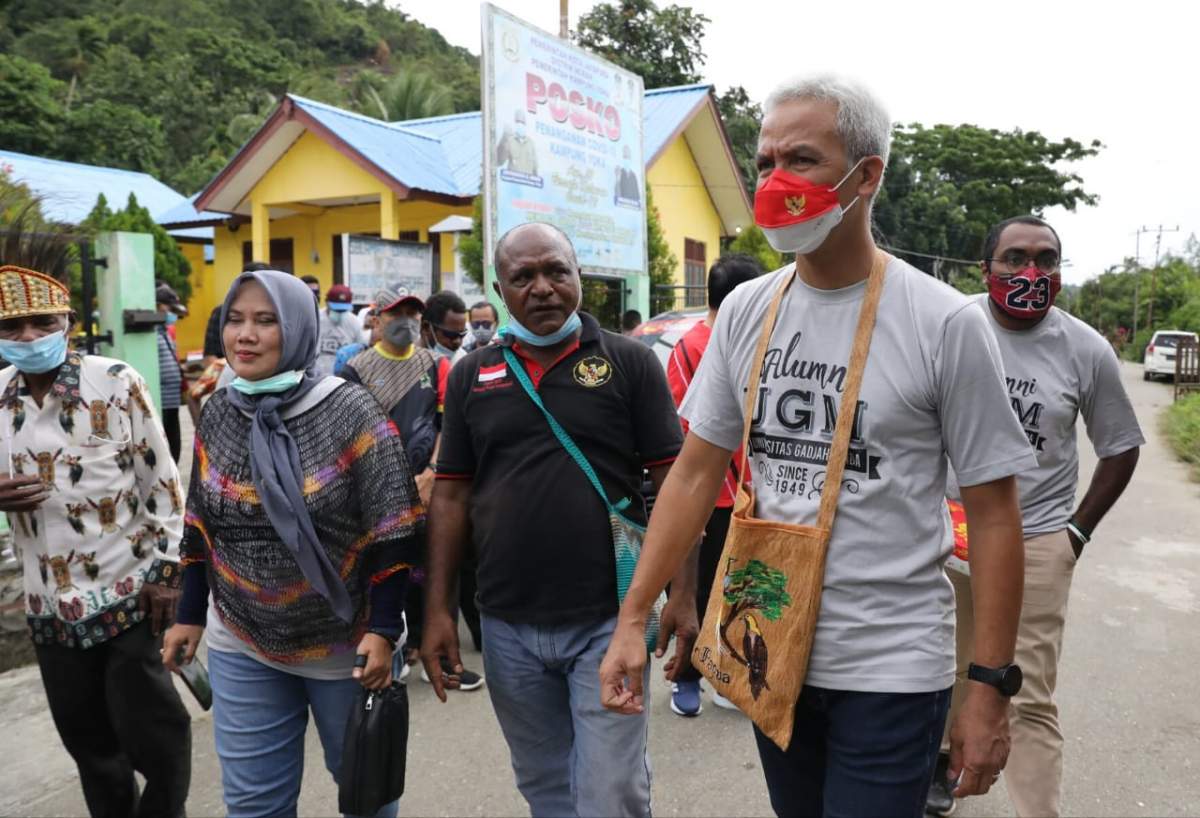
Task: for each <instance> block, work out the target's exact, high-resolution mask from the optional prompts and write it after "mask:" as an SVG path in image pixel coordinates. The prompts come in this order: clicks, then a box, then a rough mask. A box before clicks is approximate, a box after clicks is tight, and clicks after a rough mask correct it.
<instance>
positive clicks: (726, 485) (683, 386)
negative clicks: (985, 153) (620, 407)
mask: <svg viewBox="0 0 1200 818" xmlns="http://www.w3.org/2000/svg"><path fill="white" fill-rule="evenodd" d="M710 337H712V327H710V326H709V325H708V324H706V323H704V322H703V321H701V322H699V323H698V324H696V326H694V327H692V328H691V329H690V330H688V331H687V332H686V333H685V334H684V336H683V337H682V338H680V339H679V343H677V344H676V345H675V348H674V349H673V350H671V357H670V358H669V359H668V360H667V384H668V385H669V386H670V387H671V397H672V398H674V399H675V406H676V407H677V408H678V406H679V404H681V403H682V402H683V396H684V395H686V394H687V391H688V387H689V386H691V385H692V378H693V377H695V375H696V370H697V369H698V368H699V366H700V359H701V358H702V357H703V356H704V350H705V349H706V348H707V347H708V339H709V338H710ZM679 423H680V425H682V426H683V432H684V434H687V430H688V423H687V421H686V420H684V419H683V418H680V419H679ZM741 456H742V452H741V449H738V451H737V453H736V454H734V456H733V460H732V461H731V462H730V464H729V468H727V469H726V470H725V480H724V482H722V484H721V493H720V494H718V495H717V508H733V500H734V498H735V497H736V496H737V466H738V464H739V463H740V462H741Z"/></svg>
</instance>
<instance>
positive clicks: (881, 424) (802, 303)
mask: <svg viewBox="0 0 1200 818" xmlns="http://www.w3.org/2000/svg"><path fill="white" fill-rule="evenodd" d="M843 109H845V110H843ZM765 111H766V113H765V116H764V118H763V126H762V132H761V134H760V137H759V144H758V157H757V160H756V161H757V165H758V167H759V173H760V176H759V185H758V190H757V191H756V194H755V220H756V222H757V223H758V224H759V225H760V226H761V227H762V228H763V229H764V232H765V233H766V236H767V239H768V241H770V242H771V244H772V246H774V247H775V249H776V250H779V251H780V252H794V253H796V254H797V255H796V263H795V265H789V266H787V267H785V268H783V269H782V270H779V271H777V272H776V273H774V274H772V275H768V276H764V277H762V278H760V279H758V280H756V281H753V282H750V283H747V284H744V285H742V286H741V287H739V288H738V289H736V290H734V292H733V293H732V294H731V295H730V296H729V298H727V299H726V301H725V302H724V303H723V304H722V305H721V309H720V312H719V313H718V315H717V319H716V323H715V325H714V327H713V332H712V338H711V340H710V342H709V346H708V349H707V351H706V353H705V356H704V360H703V362H702V363H701V364H700V367H699V369H698V371H697V373H696V377H695V380H694V381H693V383H692V385H691V387H690V389H689V391H688V394H687V396H686V398H685V399H684V401H683V403H682V405H681V407H680V413H681V414H682V415H683V417H684V418H685V419H686V420H687V421H688V423H689V424H690V432H689V434H688V437H687V440H686V442H685V444H684V448H683V451H682V453H681V454H680V457H679V459H678V460H677V461H676V463H675V465H674V466H673V467H672V470H671V473H670V475H669V476H668V478H667V480H666V483H665V484H664V486H663V488H662V491H661V492H660V493H659V496H658V502H657V504H656V505H655V508H654V514H653V517H652V519H651V521H650V526H649V530H648V531H647V534H646V539H645V544H644V547H643V551H642V554H641V558H640V559H639V561H638V567H637V572H636V575H635V576H634V579H633V582H632V584H631V586H630V588H629V592H628V594H627V596H626V598H625V602H624V604H623V605H622V608H621V614H620V617H619V620H618V628H617V631H616V633H614V635H613V639H612V644H611V646H610V647H609V651H608V655H607V656H606V657H605V660H604V663H603V664H602V666H601V670H600V675H601V685H602V700H603V702H604V704H605V706H607V707H609V708H611V709H613V710H617V711H619V712H626V713H635V712H639V711H640V708H641V693H642V690H641V686H640V684H638V680H640V679H641V674H642V668H643V667H644V666H645V661H646V650H645V644H644V642H643V641H642V634H641V631H642V627H643V625H644V622H645V615H646V612H647V611H648V610H649V608H650V605H651V604H652V602H653V600H654V597H655V596H656V595H657V594H658V592H659V590H660V589H661V588H662V586H663V585H665V584H666V582H667V581H668V580H669V579H670V576H671V575H672V574H673V573H674V571H675V568H676V567H677V566H678V565H679V564H680V562H681V561H682V560H683V558H684V556H685V554H686V553H687V552H688V551H689V550H690V547H691V545H692V543H694V542H695V540H696V538H697V537H698V536H699V534H700V531H701V528H702V527H703V525H704V522H705V520H706V519H707V518H708V515H709V513H710V511H711V509H712V505H713V502H714V501H715V499H716V496H717V492H718V490H719V487H720V484H721V481H722V478H723V476H724V473H725V470H726V469H727V467H728V464H729V459H730V457H731V455H732V453H733V451H734V450H735V449H737V448H738V446H739V444H740V438H741V433H742V427H743V397H744V395H745V389H746V388H747V384H748V382H749V381H750V380H751V373H750V368H751V358H752V356H753V354H754V349H755V346H756V344H757V342H758V339H759V337H760V335H761V332H762V329H763V326H764V323H765V321H766V315H767V311H768V302H769V301H770V300H771V298H772V295H773V293H775V292H776V291H777V290H778V288H779V287H780V285H781V284H783V283H784V282H788V283H789V286H788V289H787V292H786V295H785V297H784V299H783V302H782V305H781V307H780V310H779V314H778V319H777V321H776V324H775V326H774V328H773V331H772V334H771V337H770V339H769V348H768V352H767V355H766V359H765V362H764V366H763V370H762V373H761V377H758V378H757V379H755V381H754V383H753V385H752V387H753V388H754V389H755V390H757V396H756V399H755V403H754V410H753V417H752V423H751V429H750V446H749V453H750V456H751V458H752V463H751V474H750V477H751V479H752V480H753V484H754V489H755V491H756V493H757V498H758V504H757V508H756V509H755V516H756V517H758V518H761V519H763V520H767V521H781V522H786V523H793V524H809V525H812V524H814V523H815V520H816V517H817V509H818V505H819V496H820V493H821V488H822V486H823V483H824V479H825V469H826V459H827V458H828V453H829V449H830V441H831V439H832V435H833V430H834V426H835V419H836V417H837V413H838V409H839V407H840V406H841V403H842V396H843V392H844V390H845V388H846V386H847V378H848V372H847V367H848V364H849V359H850V351H851V346H852V343H853V339H854V335H855V328H856V324H857V321H858V317H859V313H860V310H861V307H862V304H863V301H864V296H865V293H866V290H867V281H868V280H869V273H870V271H871V269H872V264H873V261H874V259H875V258H876V254H877V253H878V250H877V249H876V247H875V244H874V242H873V241H872V239H871V229H870V203H871V200H872V198H873V196H874V195H875V193H876V192H877V191H878V189H879V186H880V182H881V180H882V176H883V169H884V167H885V166H886V164H887V153H888V147H889V145H888V139H889V133H890V125H889V122H888V116H887V114H886V112H884V111H883V110H882V108H881V107H880V106H879V105H878V103H876V102H875V100H874V99H873V98H872V96H871V94H870V92H868V91H866V90H865V89H863V88H861V87H858V86H856V85H855V84H853V83H850V82H847V81H845V80H841V79H839V78H831V77H820V78H813V79H809V80H800V81H795V82H792V83H789V84H787V85H785V86H783V87H781V88H780V89H778V90H777V91H776V92H775V93H773V94H772V95H771V97H770V98H769V99H768V101H767V104H766V106H765ZM854 409H855V414H854V424H853V432H852V435H851V443H850V452H849V455H848V458H847V461H846V470H845V473H844V475H843V481H844V482H843V487H842V490H841V493H840V500H839V503H838V508H837V515H836V518H835V520H834V523H833V529H832V536H831V540H830V543H829V548H828V553H827V556H826V564H825V576H824V586H823V589H822V594H821V601H820V610H819V617H818V621H817V627H816V638H815V643H814V645H813V650H812V656H811V659H810V663H809V667H808V670H807V675H806V676H805V678H804V681H805V684H804V687H803V689H802V691H801V693H800V696H799V700H798V701H797V702H796V706H795V719H794V722H793V729H792V733H791V741H790V744H789V746H788V747H787V748H786V749H781V748H780V747H778V746H776V745H775V743H774V742H773V741H772V740H771V739H770V738H767V737H766V736H765V734H763V733H762V732H761V731H759V730H757V728H756V739H757V742H758V750H759V757H760V760H761V762H762V768H763V773H764V776H765V778H766V782H767V788H768V790H769V791H770V795H771V803H772V806H773V807H774V809H775V811H776V812H777V813H778V814H780V815H793V814H839V815H908V816H911V817H912V818H916V817H917V816H919V815H920V814H921V813H922V812H923V808H924V795H925V794H926V792H927V790H928V787H929V780H930V777H931V774H932V770H933V764H934V762H935V760H936V756H937V747H936V743H935V742H931V740H930V739H931V737H936V736H937V735H939V734H940V733H941V731H942V727H943V724H944V721H945V718H946V712H947V708H948V706H949V700H950V688H951V685H952V683H953V679H954V619H953V617H954V613H953V611H954V597H953V593H952V591H951V587H950V583H949V581H948V580H947V579H946V576H945V574H944V573H943V571H942V564H943V563H944V562H945V559H946V556H947V555H948V554H949V553H950V549H951V539H950V536H949V520H948V516H947V512H946V507H945V480H946V470H947V466H946V461H947V458H949V461H950V463H951V464H952V465H953V467H954V468H955V469H957V471H958V473H959V475H960V479H961V481H962V483H963V484H964V485H965V486H967V488H965V489H964V495H965V496H964V505H965V506H966V508H967V513H968V516H969V518H970V520H971V522H972V524H974V525H976V526H977V530H978V531H979V532H980V535H979V536H980V543H979V545H978V548H977V549H976V553H975V554H974V556H973V559H974V560H975V563H974V564H973V566H972V567H973V568H974V570H975V577H974V580H975V582H976V583H977V585H978V587H977V594H978V598H979V600H980V615H979V620H980V626H979V628H978V631H977V634H976V639H977V645H978V651H977V654H978V660H979V662H980V664H981V665H983V666H985V667H982V668H981V670H983V671H986V678H985V679H982V680H981V681H979V682H974V683H972V684H973V686H972V688H971V693H970V696H969V697H968V700H967V703H966V706H965V707H964V708H963V711H962V714H961V716H960V718H959V719H958V721H957V723H956V724H955V726H954V730H953V733H954V742H953V743H954V748H955V763H956V765H957V766H956V767H955V768H954V770H953V772H955V774H956V775H957V773H958V772H959V771H961V772H962V779H961V786H960V787H959V793H960V794H961V795H972V794H978V793H983V792H986V791H987V790H988V788H989V787H990V786H991V785H992V783H993V781H994V780H995V778H994V776H995V775H997V774H998V773H999V771H1000V769H1001V768H1003V766H1004V762H1005V756H1006V754H1007V744H1008V719H1007V711H1008V707H1009V700H1008V698H1007V696H1010V695H1011V694H1012V692H1013V687H1014V686H1015V685H1016V684H1019V678H1018V677H1019V672H1018V671H1017V670H1016V669H1015V668H1013V667H1012V665H1011V663H1012V657H1013V647H1014V644H1015V641H1016V628H1017V620H1018V617H1019V611H1020V594H1021V577H1022V553H1021V531H1020V524H1019V523H1020V519H1019V513H1018V508H1017V502H1016V497H1017V492H1016V481H1015V479H1014V478H1013V475H1015V474H1017V473H1019V472H1021V471H1023V470H1025V469H1027V468H1032V467H1034V466H1035V465H1036V462H1037V461H1036V458H1035V457H1034V455H1033V451H1032V449H1031V448H1030V446H1029V444H1028V442H1027V441H1026V439H1025V435H1024V434H1023V433H1022V431H1021V428H1020V426H1019V424H1018V423H1017V422H1016V418H1015V417H1014V416H1013V413H1012V411H1011V410H1010V409H1009V406H1008V400H1007V395H1006V394H1005V389H1004V378H1003V373H1002V371H1001V365H1000V356H999V352H998V350H997V348H996V342H995V339H994V338H993V337H992V334H991V333H990V332H989V330H988V326H987V319H986V317H985V316H984V314H983V313H982V312H981V311H980V309H979V307H978V306H977V305H975V304H973V303H971V302H970V301H969V300H968V299H967V298H966V297H965V296H963V295H961V294H960V293H957V292H955V291H954V290H953V289H951V288H950V287H947V286H946V285H944V284H942V283H940V282H938V281H936V280H934V279H932V278H930V277H928V276H926V275H924V274H922V273H921V272H920V271H918V270H915V269H914V268H912V267H911V266H909V265H908V264H906V263H904V262H902V261H899V260H896V259H892V260H890V261H889V262H888V263H887V265H886V268H885V269H884V270H883V283H882V297H881V298H880V301H879V308H878V314H877V318H876V323H875V327H874V331H873V334H872V340H871V348H870V353H869V355H868V358H867V362H866V368H865V371H864V375H863V380H862V389H861V393H860V395H859V401H858V403H857V404H856V406H855V407H854ZM749 627H750V625H749V624H747V629H749ZM772 667H773V668H774V666H772ZM772 672H775V671H774V669H772ZM778 672H780V673H789V672H790V673H792V674H800V673H802V669H801V668H799V667H796V668H782V669H780V670H779V671H778Z"/></svg>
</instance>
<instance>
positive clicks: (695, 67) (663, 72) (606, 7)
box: [572, 0, 710, 88]
mask: <svg viewBox="0 0 1200 818" xmlns="http://www.w3.org/2000/svg"><path fill="white" fill-rule="evenodd" d="M709 22H710V21H709V19H708V18H707V17H705V16H704V15H703V14H698V13H696V12H694V11H692V10H691V9H690V8H687V7H686V6H676V5H670V6H664V7H663V8H659V7H658V6H657V5H656V4H655V3H654V1H653V0H620V2H618V3H600V4H599V5H597V6H596V7H595V8H593V9H592V10H591V11H589V12H588V13H587V14H584V15H583V16H581V17H580V18H579V28H578V30H576V31H574V32H572V37H573V38H574V40H575V42H576V43H578V44H579V45H581V46H583V47H584V48H586V49H588V50H589V51H592V52H595V53H596V54H599V55H600V56H602V57H604V58H605V59H606V60H609V61H610V62H614V63H616V64H617V65H619V66H621V67H622V68H624V69H626V70H627V71H632V72H633V73H635V74H639V75H641V77H642V79H643V80H644V82H645V84H646V87H647V88H664V87H667V86H670V85H687V84H689V83H693V82H699V81H700V69H701V68H702V67H703V66H704V59H705V58H704V49H703V42H702V41H703V38H704V27H705V26H706V25H707V24H708V23H709Z"/></svg>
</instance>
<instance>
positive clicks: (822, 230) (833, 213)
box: [762, 159, 864, 256]
mask: <svg viewBox="0 0 1200 818" xmlns="http://www.w3.org/2000/svg"><path fill="white" fill-rule="evenodd" d="M863 161H864V160H862V159H859V160H858V161H857V162H855V163H854V167H852V168H850V170H848V171H846V175H845V176H843V177H842V179H841V181H840V182H838V183H837V184H836V185H834V186H833V190H834V191H837V190H838V188H840V187H841V186H842V184H843V183H844V182H845V181H846V180H847V179H849V178H850V174H852V173H854V171H856V170H857V169H858V166H859V165H861V164H862V163H863ZM858 199H859V197H857V196H856V197H854V201H852V202H850V204H848V205H846V206H845V207H844V208H843V207H842V206H841V205H840V204H838V205H834V206H833V207H832V208H830V210H829V211H828V212H827V213H822V214H821V215H820V216H818V217H817V218H815V219H809V220H807V221H802V222H798V223H796V224H792V225H788V226H787V227H763V228H762V231H763V235H765V236H766V237H767V243H768V244H770V245H771V247H773V248H774V249H775V252H777V253H796V254H797V255H801V256H803V255H807V254H808V253H811V252H813V251H814V250H816V249H817V248H818V247H820V246H821V245H822V244H824V243H825V239H827V238H829V234H830V233H832V232H833V228H835V227H837V226H838V225H839V224H841V223H842V218H843V217H844V216H845V215H846V214H847V213H849V212H850V208H852V207H854V206H855V205H856V204H858Z"/></svg>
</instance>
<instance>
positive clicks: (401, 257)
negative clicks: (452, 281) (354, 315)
mask: <svg viewBox="0 0 1200 818" xmlns="http://www.w3.org/2000/svg"><path fill="white" fill-rule="evenodd" d="M342 276H343V278H342V280H343V281H344V282H345V283H346V286H347V287H349V288H350V291H351V292H352V293H353V297H354V303H355V304H368V303H370V302H371V300H372V299H373V298H375V293H377V292H379V290H380V289H382V288H383V287H396V288H398V287H404V288H406V289H407V290H408V291H409V293H411V294H412V295H415V296H418V297H419V298H422V299H425V298H428V297H429V296H430V295H432V294H433V245H431V244H422V243H419V242H412V241H392V240H390V239H379V238H375V237H374V236H355V235H351V234H350V233H343V234H342Z"/></svg>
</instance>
